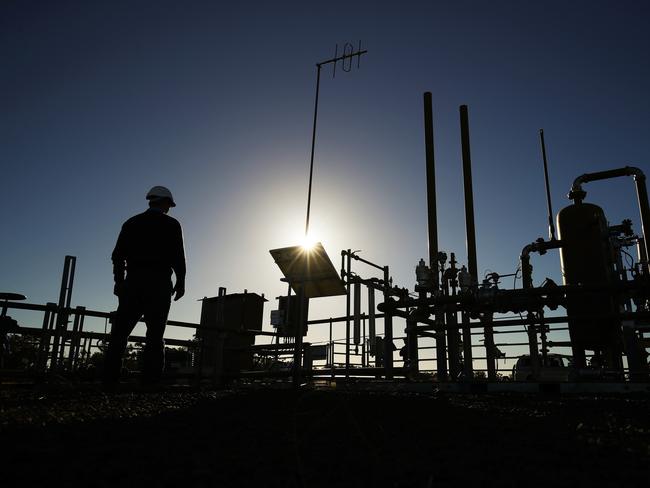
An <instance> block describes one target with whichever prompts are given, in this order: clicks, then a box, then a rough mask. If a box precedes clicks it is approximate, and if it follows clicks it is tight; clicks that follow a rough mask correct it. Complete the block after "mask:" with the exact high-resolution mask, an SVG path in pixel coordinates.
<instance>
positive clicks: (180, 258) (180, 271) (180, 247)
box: [172, 223, 186, 301]
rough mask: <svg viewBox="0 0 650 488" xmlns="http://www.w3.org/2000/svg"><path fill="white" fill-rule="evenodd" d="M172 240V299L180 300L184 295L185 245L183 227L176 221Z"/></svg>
mask: <svg viewBox="0 0 650 488" xmlns="http://www.w3.org/2000/svg"><path fill="white" fill-rule="evenodd" d="M174 234H175V235H174V241H173V244H174V245H173V250H174V251H173V252H174V254H173V261H172V269H173V270H174V274H175V275H176V285H174V301H177V300H180V298H181V297H182V296H183V295H185V273H186V267H185V246H184V244H183V229H182V228H181V225H180V224H179V223H177V229H176V231H175V233H174Z"/></svg>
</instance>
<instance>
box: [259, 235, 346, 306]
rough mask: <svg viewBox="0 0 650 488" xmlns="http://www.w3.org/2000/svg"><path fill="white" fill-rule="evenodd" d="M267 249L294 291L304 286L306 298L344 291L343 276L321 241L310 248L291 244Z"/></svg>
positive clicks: (331, 294)
mask: <svg viewBox="0 0 650 488" xmlns="http://www.w3.org/2000/svg"><path fill="white" fill-rule="evenodd" d="M269 252H270V253H271V256H273V259H274V260H275V264H277V265H278V267H279V268H280V271H282V274H283V275H284V277H285V278H286V279H287V281H288V282H289V284H290V285H291V288H293V291H294V292H296V293H298V291H299V290H300V288H301V287H303V286H304V292H305V297H307V298H318V297H331V296H338V295H345V294H346V291H345V286H344V284H343V280H341V278H340V277H339V274H338V273H337V271H336V269H335V268H334V265H333V264H332V261H331V260H330V258H329V256H328V255H327V252H325V248H323V245H322V244H321V243H320V242H319V243H317V244H316V245H315V246H314V247H312V248H310V249H306V248H304V247H303V246H291V247H283V248H280V249H272V250H270V251H269Z"/></svg>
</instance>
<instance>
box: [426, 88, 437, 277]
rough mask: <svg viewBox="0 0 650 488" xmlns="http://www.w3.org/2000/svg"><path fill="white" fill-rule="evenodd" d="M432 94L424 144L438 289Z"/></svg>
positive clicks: (428, 100) (432, 263)
mask: <svg viewBox="0 0 650 488" xmlns="http://www.w3.org/2000/svg"><path fill="white" fill-rule="evenodd" d="M432 105H433V104H432V101H431V92H425V94H424V143H425V152H426V162H427V209H428V214H427V215H428V226H429V267H430V268H431V271H433V283H434V286H435V288H436V289H437V288H438V284H439V281H438V280H439V276H438V219H437V213H436V166H435V159H434V154H433V115H432V113H433V108H432Z"/></svg>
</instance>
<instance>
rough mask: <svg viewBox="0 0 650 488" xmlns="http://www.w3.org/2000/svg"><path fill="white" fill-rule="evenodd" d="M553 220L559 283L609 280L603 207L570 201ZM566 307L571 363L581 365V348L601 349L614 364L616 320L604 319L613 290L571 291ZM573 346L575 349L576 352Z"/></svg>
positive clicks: (612, 277)
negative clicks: (574, 362)
mask: <svg viewBox="0 0 650 488" xmlns="http://www.w3.org/2000/svg"><path fill="white" fill-rule="evenodd" d="M557 224H558V225H557V226H558V230H559V237H560V239H561V241H562V247H561V248H560V259H561V266H562V277H563V281H564V284H566V285H585V286H593V285H611V284H614V283H615V282H616V281H617V277H616V272H615V266H614V259H613V256H614V254H613V250H612V247H611V243H610V239H609V234H608V228H607V227H608V226H607V219H606V218H605V213H604V212H603V209H602V208H600V207H599V206H597V205H594V204H591V203H575V204H573V205H570V206H568V207H566V208H564V209H562V210H561V211H560V213H559V214H558V216H557ZM566 309H567V316H568V322H569V334H570V336H571V343H572V345H573V351H574V360H576V363H577V364H576V366H578V367H580V366H584V364H580V363H584V350H585V349H589V350H594V351H603V352H605V353H606V356H609V358H611V361H612V362H614V363H616V362H617V361H616V359H615V358H614V357H613V356H616V355H617V354H619V355H620V352H621V350H622V341H621V333H620V325H619V323H618V321H617V320H614V319H612V318H607V316H610V317H611V315H612V314H614V313H615V312H616V310H617V309H616V302H615V299H614V296H613V294H612V293H608V292H606V291H605V292H601V291H599V292H593V293H584V294H583V293H581V294H576V295H571V296H569V297H568V298H567V304H566ZM578 350H579V351H581V352H579V353H578V354H576V352H577V351H578ZM612 355H613V356H612ZM609 358H608V359H609ZM612 365H613V364H612Z"/></svg>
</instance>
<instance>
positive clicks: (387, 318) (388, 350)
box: [384, 266, 395, 379]
mask: <svg viewBox="0 0 650 488" xmlns="http://www.w3.org/2000/svg"><path fill="white" fill-rule="evenodd" d="M388 300H390V272H389V269H388V266H384V303H387V302H388ZM393 347H395V345H394V344H393V316H392V314H391V313H390V312H385V313H384V371H385V375H386V379H392V378H393Z"/></svg>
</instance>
